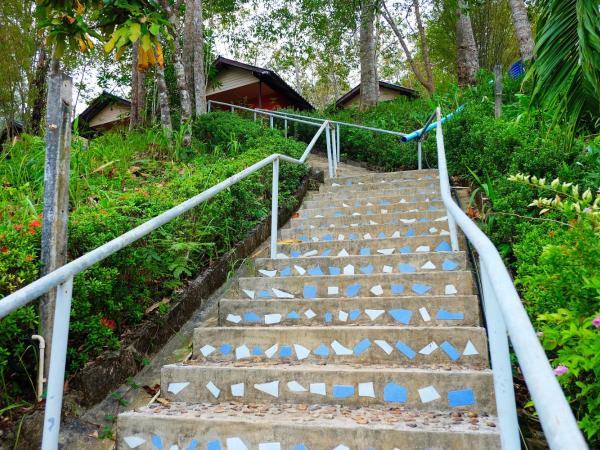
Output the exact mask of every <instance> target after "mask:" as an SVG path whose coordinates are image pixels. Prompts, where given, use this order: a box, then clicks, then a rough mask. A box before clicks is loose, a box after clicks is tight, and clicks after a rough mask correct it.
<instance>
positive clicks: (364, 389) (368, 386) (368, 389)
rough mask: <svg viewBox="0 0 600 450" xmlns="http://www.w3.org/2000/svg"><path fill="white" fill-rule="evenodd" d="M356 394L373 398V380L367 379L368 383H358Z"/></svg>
mask: <svg viewBox="0 0 600 450" xmlns="http://www.w3.org/2000/svg"><path fill="white" fill-rule="evenodd" d="M358 395H359V397H371V398H375V388H374V387H373V382H372V381H369V382H368V383H358Z"/></svg>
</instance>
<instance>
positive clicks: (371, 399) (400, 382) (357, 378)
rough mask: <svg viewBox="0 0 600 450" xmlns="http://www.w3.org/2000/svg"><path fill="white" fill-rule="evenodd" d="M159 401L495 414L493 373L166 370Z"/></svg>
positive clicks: (225, 367) (227, 367)
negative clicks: (382, 407)
mask: <svg viewBox="0 0 600 450" xmlns="http://www.w3.org/2000/svg"><path fill="white" fill-rule="evenodd" d="M160 385H161V386H162V387H163V389H164V391H163V392H162V395H163V396H164V397H165V398H166V399H167V400H169V401H173V402H188V403H204V402H211V403H218V402H230V401H243V402H244V403H306V404H311V403H319V404H328V405H332V404H333V405H335V404H340V405H354V406H368V405H386V404H387V405H389V406H399V405H402V406H403V407H404V408H412V409H416V408H418V409H419V410H421V411H431V410H442V411H444V410H451V409H453V408H457V407H463V408H469V410H470V411H474V412H477V413H478V414H481V413H486V414H495V413H496V407H495V404H494V403H495V402H494V401H493V398H494V396H493V389H494V387H493V379H492V372H491V370H489V369H488V370H469V369H466V370H464V369H462V370H453V371H451V372H450V371H447V370H433V369H404V368H386V367H384V368H379V367H371V366H369V367H349V366H347V365H341V366H338V365H335V364H327V365H322V364H320V365H317V364H314V365H306V364H303V365H292V364H277V365H259V366H250V365H248V366H241V367H240V366H235V365H233V364H231V363H228V364H210V363H209V364H202V363H192V364H170V365H166V366H163V368H162V370H161V383H160Z"/></svg>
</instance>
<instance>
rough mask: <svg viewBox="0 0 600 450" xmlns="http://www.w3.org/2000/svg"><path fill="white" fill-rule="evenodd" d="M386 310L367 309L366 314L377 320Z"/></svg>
mask: <svg viewBox="0 0 600 450" xmlns="http://www.w3.org/2000/svg"><path fill="white" fill-rule="evenodd" d="M384 312H385V310H383V309H365V314H366V315H367V316H369V319H371V320H375V319H378V318H379V317H380V316H381V315H382V314H383V313H384Z"/></svg>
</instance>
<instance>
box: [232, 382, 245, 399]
mask: <svg viewBox="0 0 600 450" xmlns="http://www.w3.org/2000/svg"><path fill="white" fill-rule="evenodd" d="M231 395H233V396H234V397H243V396H244V383H237V384H232V385H231Z"/></svg>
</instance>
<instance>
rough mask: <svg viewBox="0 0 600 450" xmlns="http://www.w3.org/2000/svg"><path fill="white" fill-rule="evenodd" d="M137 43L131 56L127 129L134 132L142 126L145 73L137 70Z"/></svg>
mask: <svg viewBox="0 0 600 450" xmlns="http://www.w3.org/2000/svg"><path fill="white" fill-rule="evenodd" d="M139 46H140V43H139V41H138V42H136V43H135V44H133V47H132V55H131V113H130V114H129V129H130V130H135V129H137V128H140V127H141V126H143V124H144V120H143V118H144V117H143V116H144V106H145V105H144V100H145V97H144V80H145V78H146V77H145V73H144V72H143V71H141V70H140V68H139V56H138V55H139Z"/></svg>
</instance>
